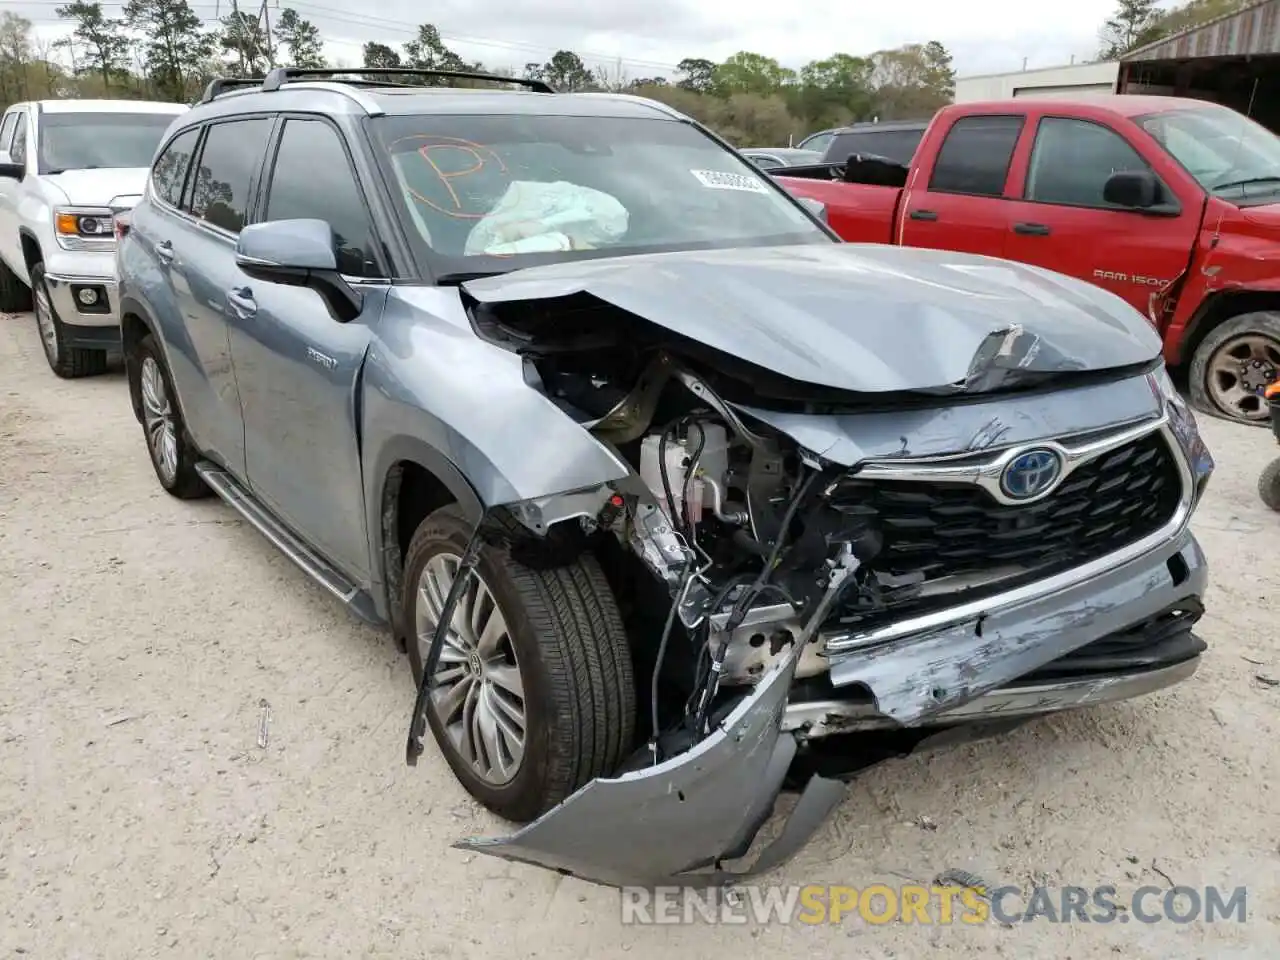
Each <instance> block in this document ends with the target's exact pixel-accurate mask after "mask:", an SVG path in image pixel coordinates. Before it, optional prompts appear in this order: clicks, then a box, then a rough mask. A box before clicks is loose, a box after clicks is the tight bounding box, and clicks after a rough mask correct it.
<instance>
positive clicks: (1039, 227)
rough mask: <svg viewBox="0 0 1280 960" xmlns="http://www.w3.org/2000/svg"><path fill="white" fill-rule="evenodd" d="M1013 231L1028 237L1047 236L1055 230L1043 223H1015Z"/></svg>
mask: <svg viewBox="0 0 1280 960" xmlns="http://www.w3.org/2000/svg"><path fill="white" fill-rule="evenodd" d="M1013 232H1014V233H1020V234H1022V235H1023V236H1027V237H1047V236H1049V234H1051V233H1053V231H1052V230H1050V229H1049V228H1048V227H1046V226H1045V225H1044V224H1043V223H1015V224H1014V225H1013Z"/></svg>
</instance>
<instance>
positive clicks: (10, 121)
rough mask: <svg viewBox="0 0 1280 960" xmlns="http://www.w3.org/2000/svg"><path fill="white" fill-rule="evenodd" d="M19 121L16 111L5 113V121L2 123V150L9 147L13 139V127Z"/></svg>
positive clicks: (0, 131) (0, 147)
mask: <svg viewBox="0 0 1280 960" xmlns="http://www.w3.org/2000/svg"><path fill="white" fill-rule="evenodd" d="M17 122H18V115H17V114H16V113H8V114H5V118H4V123H3V124H0V150H8V149H9V142H10V141H11V140H12V139H13V128H14V125H15V124H16V123H17Z"/></svg>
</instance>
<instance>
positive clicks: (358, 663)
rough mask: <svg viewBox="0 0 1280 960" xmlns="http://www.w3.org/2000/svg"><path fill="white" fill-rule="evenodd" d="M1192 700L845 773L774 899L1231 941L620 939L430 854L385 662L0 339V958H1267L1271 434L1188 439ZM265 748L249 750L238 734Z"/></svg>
mask: <svg viewBox="0 0 1280 960" xmlns="http://www.w3.org/2000/svg"><path fill="white" fill-rule="evenodd" d="M1202 426H1203V428H1204V430H1205V432H1206V434H1207V438H1208V442H1209V445H1210V447H1211V449H1212V451H1213V453H1214V455H1215V457H1216V458H1217V460H1218V473H1217V475H1216V477H1215V478H1214V482H1213V484H1212V486H1211V491H1210V494H1209V496H1208V502H1207V503H1206V504H1205V505H1204V507H1203V508H1202V509H1201V510H1200V512H1199V514H1198V517H1197V519H1196V522H1195V526H1196V529H1197V532H1198V534H1199V536H1200V538H1201V542H1202V543H1203V544H1204V547H1205V549H1206V551H1207V552H1208V554H1209V556H1210V559H1211V562H1212V564H1213V569H1212V576H1213V586H1212V588H1211V591H1210V595H1209V597H1208V605H1209V613H1208V614H1207V616H1206V617H1205V619H1204V621H1203V623H1202V631H1201V632H1202V634H1203V636H1204V637H1205V639H1206V640H1207V641H1208V642H1209V644H1210V652H1209V654H1208V655H1207V657H1206V658H1205V662H1204V665H1203V667H1202V668H1201V670H1200V671H1199V673H1198V674H1197V675H1196V676H1195V677H1194V678H1193V679H1192V680H1190V681H1188V682H1187V683H1185V684H1182V685H1180V686H1178V687H1176V688H1174V689H1172V690H1170V691H1166V692H1164V693H1162V694H1157V695H1155V696H1152V697H1150V698H1147V699H1144V700H1140V701H1137V702H1131V703H1126V704H1120V705H1116V706H1111V707H1103V708H1098V709H1093V710H1089V711H1083V712H1080V713H1075V714H1067V715H1061V716H1058V717H1055V718H1050V719H1046V720H1043V721H1038V722H1036V723H1033V724H1030V725H1028V726H1026V727H1024V728H1022V729H1020V730H1018V731H1016V732H1014V733H1013V734H1010V735H1008V736H1006V737H1004V738H1002V739H999V740H993V741H987V742H983V743H979V744H973V745H969V746H962V747H957V748H953V749H951V750H947V751H940V752H936V753H933V754H930V755H926V756H921V757H913V758H910V759H907V760H902V761H895V762H892V763H889V764H885V765H882V766H880V767H878V768H875V769H874V770H872V771H870V772H868V773H867V774H866V775H864V776H863V777H862V778H861V779H859V780H858V781H857V782H856V783H855V784H854V785H853V786H852V787H851V789H850V792H849V796H848V798H847V800H846V801H845V802H844V804H843V805H842V807H841V808H840V809H839V811H838V813H837V815H836V816H835V817H834V818H833V819H832V820H831V821H830V822H829V823H828V824H827V825H826V827H825V828H824V830H823V832H822V833H821V834H820V836H819V837H817V838H816V839H815V841H814V842H813V843H811V844H810V845H809V847H807V848H806V850H805V851H804V852H803V853H802V854H801V855H800V857H798V858H797V859H796V860H795V861H793V862H792V863H791V864H789V865H788V866H787V867H786V868H785V870H783V871H782V872H781V874H780V876H778V877H776V878H774V879H778V880H781V881H785V882H792V883H837V884H851V885H854V886H858V887H863V886H865V885H867V884H871V883H877V882H883V883H890V884H895V883H901V882H906V880H907V879H908V878H916V879H924V880H927V879H928V878H931V877H933V876H935V875H936V874H937V873H939V872H940V871H942V870H945V869H948V868H961V869H965V870H968V871H970V872H972V873H975V874H978V875H979V876H982V877H984V878H986V879H987V880H988V881H990V882H991V883H993V884H996V883H1000V884H1014V885H1019V886H1021V887H1024V888H1025V887H1028V886H1030V885H1032V884H1035V883H1041V884H1049V885H1053V886H1062V885H1069V884H1076V885H1083V886H1087V887H1092V886H1095V885H1098V884H1114V885H1116V886H1117V887H1118V889H1119V892H1120V894H1121V896H1122V897H1123V896H1124V895H1125V894H1126V892H1130V891H1133V890H1134V889H1136V888H1138V887H1140V886H1143V885H1147V884H1154V885H1158V886H1161V887H1165V886H1168V885H1169V884H1170V883H1177V884H1186V885H1190V886H1203V885H1206V884H1220V885H1224V886H1226V887H1229V888H1232V887H1236V886H1240V885H1246V886H1248V888H1249V889H1248V908H1249V918H1248V921H1247V922H1246V923H1244V924H1239V923H1230V922H1221V921H1220V922H1217V923H1213V924H1208V923H1203V922H1200V923H1192V924H1186V925H1177V924H1173V923H1168V922H1165V923H1158V924H1154V925H1145V924H1136V923H1135V924H1128V925H1124V924H1116V923H1112V924H1097V923H1094V924H1082V923H1078V922H1077V923H1072V924H1057V925H1053V924H1048V923H1045V922H1043V921H1041V922H1037V923H1034V924H1023V925H1018V926H1014V927H1006V926H1000V925H996V924H989V925H983V926H951V927H939V926H935V927H925V926H918V925H912V924H901V923H890V924H888V925H884V926H872V925H867V924H866V923H864V922H863V921H861V920H857V919H846V920H845V922H844V923H842V924H839V925H822V926H816V927H814V926H801V925H799V924H793V925H787V926H784V925H779V924H773V925H768V926H756V925H754V924H749V925H745V926H729V927H718V926H711V925H708V924H706V923H702V922H699V923H696V924H694V925H691V926H657V927H654V926H650V927H643V928H641V927H633V926H624V925H623V924H622V923H621V922H620V920H619V900H618V894H617V893H616V891H611V890H608V889H605V888H600V887H595V886H592V885H589V884H585V883H581V882H579V881H576V880H572V879H566V878H560V877H558V876H556V875H554V874H552V873H549V872H546V871H541V870H538V869H534V868H529V867H524V866H519V865H511V864H507V863H505V862H504V861H500V860H495V859H490V858H486V857H476V856H470V855H466V854H463V853H461V852H460V851H457V850H454V849H452V848H451V847H450V846H449V844H450V842H451V841H452V840H454V839H455V838H457V837H459V836H462V835H467V834H473V833H488V832H495V831H498V832H500V831H502V830H503V825H502V824H501V823H500V822H497V821H495V820H494V819H493V818H492V817H490V816H489V815H488V814H487V813H486V812H485V811H483V810H482V809H481V808H479V807H478V806H477V805H476V804H474V803H473V802H471V801H470V800H469V798H468V797H467V796H466V795H465V794H464V793H463V791H462V790H461V788H460V787H459V786H458V785H457V784H456V783H455V781H454V780H453V778H452V776H451V775H450V773H449V771H448V769H447V767H446V766H445V764H444V763H443V761H442V760H441V759H440V758H439V757H438V755H437V754H436V753H435V751H434V750H430V751H429V752H428V753H427V755H426V756H425V757H424V758H423V761H422V762H421V763H420V765H419V766H418V767H417V768H416V769H411V768H408V767H406V766H405V764H404V757H403V750H404V733H405V724H406V720H407V716H408V712H409V707H410V704H411V702H412V694H413V690H412V683H411V680H410V676H409V667H408V663H407V661H406V660H405V659H404V658H402V657H401V656H400V655H399V654H398V653H397V652H396V651H395V649H394V647H393V645H392V644H391V642H390V641H389V639H387V637H385V636H384V635H383V634H381V633H379V632H377V631H374V630H371V629H368V628H365V627H362V626H360V625H358V624H357V623H356V622H354V621H353V620H352V619H350V618H349V617H348V616H347V615H346V614H345V613H344V612H343V611H342V610H341V609H340V608H339V607H338V606H337V605H336V604H335V603H333V602H332V601H331V600H330V599H329V598H328V596H327V595H326V594H324V593H323V592H322V591H321V590H320V589H319V588H317V587H315V586H314V585H312V584H311V583H310V582H309V581H308V580H307V578H306V577H305V576H304V575H303V574H302V573H300V572H299V571H297V570H296V569H295V568H294V567H293V566H292V565H291V564H290V563H289V562H288V561H287V560H286V559H285V558H284V557H283V556H281V555H280V554H278V553H277V552H276V551H275V550H274V549H273V548H272V547H271V546H269V545H268V544H267V542H266V541H265V540H264V539H263V538H262V537H261V536H259V535H258V534H257V533H256V532H254V531H253V530H252V529H251V528H249V527H248V526H247V525H245V524H242V523H241V522H240V521H238V520H237V519H236V518H235V516H234V515H233V514H232V512H231V511H230V510H229V509H228V508H226V507H224V506H223V505H222V504H221V503H220V502H218V501H216V500H209V501H202V502H197V503H181V502H178V501H176V500H173V499H171V498H169V497H168V496H166V495H165V494H164V493H163V492H162V491H161V490H160V488H159V486H158V485H157V483H156V481H155V478H154V476H153V474H152V471H151V466H150V464H149V462H148V460H147V455H146V452H145V449H144V446H143V441H142V436H141V431H140V428H139V427H138V425H137V424H136V423H135V422H134V420H133V418H132V415H131V413H130V411H129V408H128V404H127V399H126V388H125V383H124V379H123V376H122V375H121V374H120V373H113V374H110V375H108V376H106V377H102V378H98V379H92V380H86V381H78V382H61V381H58V380H56V379H55V378H54V377H53V376H52V374H50V372H49V371H48V369H47V367H46V365H45V363H44V359H43V357H42V355H41V353H40V347H39V343H38V340H37V337H36V332H35V328H34V324H33V323H32V322H31V320H30V318H29V317H26V316H20V317H4V316H3V315H0V771H2V773H3V776H2V777H0V917H3V921H2V922H0V952H3V954H4V955H13V954H15V953H17V954H25V955H27V956H34V957H50V958H58V960H64V958H65V960H73V958H81V957H84V958H88V957H104V958H105V957H121V958H137V957H151V956H162V955H168V956H180V957H218V958H220V960H221V958H251V957H273V958H276V957H278V958H284V957H303V956H306V957H335V958H337V957H342V958H350V957H472V956H475V957H480V956H495V955H507V956H527V957H536V956H545V957H554V956H561V955H564V956H568V955H570V954H571V953H576V954H577V955H579V956H589V957H592V958H595V960H604V958H611V957H619V956H623V955H626V954H631V955H651V954H656V953H658V952H659V951H661V953H662V955H663V956H664V957H667V958H671V960H675V958H680V957H697V958H699V960H718V958H721V957H725V958H728V957H733V958H735V960H738V958H743V957H747V956H757V955H761V956H763V955H769V956H776V955H783V954H787V955H801V952H803V955H807V956H811V957H815V958H816V957H827V956H830V957H841V958H847V957H851V956H857V957H868V958H875V957H898V958H908V957H913V956H916V955H919V954H920V953H922V952H923V951H924V950H926V949H930V948H937V947H940V946H942V947H944V948H945V949H946V951H947V954H948V956H955V957H968V956H974V957H977V956H987V955H990V954H992V953H995V954H996V955H1000V956H1009V957H1015V956H1016V957H1025V956H1028V955H1030V953H1031V951H1032V950H1034V949H1036V948H1040V949H1041V950H1043V951H1044V952H1045V953H1046V955H1051V956H1061V957H1075V958H1086V957H1110V956H1113V955H1115V954H1123V955H1127V956H1132V957H1153V958H1154V957H1160V958H1168V957H1206V958H1207V957H1213V958H1227V957H1259V958H1261V957H1263V956H1264V952H1265V955H1266V956H1268V957H1272V956H1274V954H1275V944H1276V943H1277V942H1280V937H1278V936H1277V934H1278V932H1280V906H1277V904H1280V896H1278V894H1280V848H1278V846H1277V843H1278V841H1280V816H1277V813H1276V795H1275V790H1274V787H1273V785H1274V784H1275V783H1276V782H1277V778H1278V777H1280V762H1278V761H1280V723H1278V722H1277V721H1278V719H1280V687H1275V686H1269V685H1268V684H1267V683H1266V681H1265V680H1260V679H1258V675H1259V674H1261V675H1263V676H1268V677H1271V678H1280V649H1278V648H1277V644H1276V641H1275V639H1274V637H1273V635H1272V634H1271V628H1270V627H1268V619H1269V615H1271V611H1272V610H1273V609H1274V608H1273V607H1272V606H1271V603H1272V602H1273V598H1274V597H1275V595H1276V585H1277V582H1280V572H1277V569H1276V568H1275V567H1273V566H1272V564H1271V563H1270V562H1269V561H1268V559H1267V558H1268V556H1272V555H1273V553H1274V552H1273V551H1272V550H1270V549H1269V548H1268V547H1267V544H1269V543H1270V542H1271V536H1272V532H1273V531H1274V530H1275V529H1276V526H1277V524H1278V523H1280V518H1278V517H1276V516H1274V515H1272V514H1270V513H1268V512H1267V511H1266V510H1265V508H1264V507H1263V506H1262V505H1261V504H1260V502H1259V501H1258V499H1257V496H1256V494H1255V490H1254V485H1255V481H1256V477H1257V475H1258V473H1259V471H1260V470H1261V469H1262V468H1263V466H1264V465H1265V464H1266V462H1267V461H1268V460H1269V459H1270V458H1271V457H1273V456H1275V455H1277V454H1278V453H1280V449H1277V448H1276V445H1275V444H1274V442H1273V441H1272V440H1271V437H1270V435H1269V434H1267V433H1265V432H1263V431H1260V430H1252V429H1247V428H1240V427H1235V426H1232V425H1228V424H1223V423H1221V422H1216V421H1213V422H1207V423H1203V424H1202ZM264 701H265V702H266V703H268V704H269V705H270V718H271V719H270V739H269V742H268V745H267V747H266V748H265V749H263V748H260V747H259V746H258V742H257V741H258V730H259V718H260V715H261V710H262V706H261V705H262V704H263V702H264Z"/></svg>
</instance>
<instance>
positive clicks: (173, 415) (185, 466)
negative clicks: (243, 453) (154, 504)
mask: <svg viewBox="0 0 1280 960" xmlns="http://www.w3.org/2000/svg"><path fill="white" fill-rule="evenodd" d="M137 349H138V353H137V360H138V362H137V363H136V364H130V365H129V369H130V371H132V370H137V371H138V373H137V376H138V397H139V398H140V399H141V401H142V431H143V436H144V437H145V438H146V441H147V452H148V453H149V454H150V455H151V466H152V467H153V468H154V469H155V472H156V479H158V480H159V481H160V486H162V487H164V489H165V490H166V491H167V492H168V493H170V494H172V495H173V496H175V497H177V498H178V499H180V500H194V499H196V498H197V497H205V496H208V495H209V493H210V491H209V488H208V487H207V486H206V485H205V482H204V481H203V480H201V479H200V475H199V474H198V473H196V461H197V460H199V454H198V453H197V451H196V448H195V446H194V444H192V443H191V440H190V439H189V438H188V437H187V428H186V424H185V423H183V421H182V411H180V410H179V409H178V404H177V402H176V401H175V399H174V392H173V381H172V380H171V379H170V377H169V371H168V369H167V368H166V367H165V365H164V358H163V357H162V356H161V355H160V351H159V349H158V348H157V347H156V342H155V340H153V339H152V338H151V337H150V336H146V337H143V338H142V341H141V342H140V343H139V344H138V348H137Z"/></svg>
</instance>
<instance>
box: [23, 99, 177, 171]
mask: <svg viewBox="0 0 1280 960" xmlns="http://www.w3.org/2000/svg"><path fill="white" fill-rule="evenodd" d="M173 117H174V115H173V114H169V113H43V114H41V115H40V171H41V172H42V173H61V172H63V171H64V170H96V169H99V168H110V167H149V166H151V158H152V157H153V156H154V155H155V152H156V147H158V146H159V145H160V138H161V137H162V136H164V132H165V130H167V129H168V128H169V124H171V123H173Z"/></svg>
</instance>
